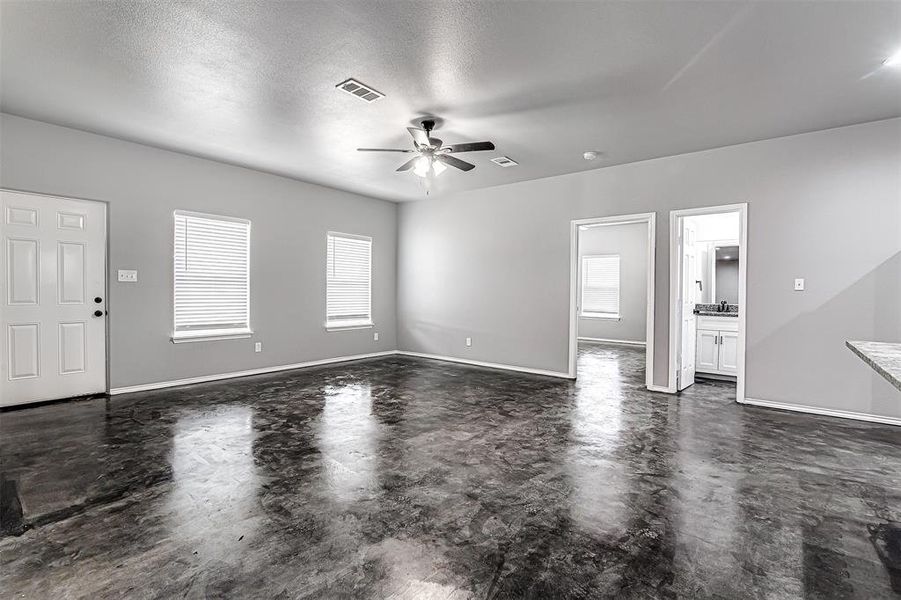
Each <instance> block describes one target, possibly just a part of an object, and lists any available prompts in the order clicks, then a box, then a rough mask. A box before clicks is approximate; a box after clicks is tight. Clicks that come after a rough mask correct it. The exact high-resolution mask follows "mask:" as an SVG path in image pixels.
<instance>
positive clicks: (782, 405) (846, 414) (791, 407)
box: [739, 396, 901, 427]
mask: <svg viewBox="0 0 901 600" xmlns="http://www.w3.org/2000/svg"><path fill="white" fill-rule="evenodd" d="M739 404H744V405H746V406H757V407H760V408H773V409H776V410H787V411H791V412H797V413H807V414H811V415H823V416H826V417H838V418H840V419H853V420H855V421H867V422H869V423H881V424H883V425H894V426H896V427H901V417H885V416H882V415H871V414H869V413H859V412H851V411H847V410H836V409H833V408H820V407H818V406H805V405H803V404H789V403H787V402H773V401H772V400H760V399H758V398H748V397H747V396H746V397H745V399H744V401H739Z"/></svg>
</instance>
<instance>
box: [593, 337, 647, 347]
mask: <svg viewBox="0 0 901 600" xmlns="http://www.w3.org/2000/svg"><path fill="white" fill-rule="evenodd" d="M578 339H579V341H580V342H588V343H590V344H622V345H623V346H641V347H642V348H644V347H645V346H646V344H645V343H644V342H639V341H638V340H608V339H606V338H593V337H582V336H579V338H578Z"/></svg>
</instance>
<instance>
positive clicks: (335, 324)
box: [323, 230, 375, 331]
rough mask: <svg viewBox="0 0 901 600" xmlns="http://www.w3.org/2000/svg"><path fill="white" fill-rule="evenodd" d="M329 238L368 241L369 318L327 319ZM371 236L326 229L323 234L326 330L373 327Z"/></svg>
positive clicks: (324, 324)
mask: <svg viewBox="0 0 901 600" xmlns="http://www.w3.org/2000/svg"><path fill="white" fill-rule="evenodd" d="M331 238H344V239H350V240H362V241H365V242H368V243H369V277H368V278H367V279H368V281H367V283H368V286H367V298H368V299H367V303H368V305H369V318H368V319H358V320H356V321H352V320H347V321H329V314H328V292H329V273H328V246H329V243H330V241H331ZM372 246H373V240H372V236H368V235H359V234H356V233H344V232H341V231H331V230H330V231H327V232H326V234H325V322H324V323H323V327H325V329H326V331H349V330H354V329H372V328H373V327H375V318H374V317H373V310H372Z"/></svg>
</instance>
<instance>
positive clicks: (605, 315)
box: [579, 254, 623, 321]
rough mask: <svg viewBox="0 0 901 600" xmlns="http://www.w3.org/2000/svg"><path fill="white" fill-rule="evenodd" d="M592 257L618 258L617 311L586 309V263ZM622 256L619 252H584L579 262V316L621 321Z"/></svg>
mask: <svg viewBox="0 0 901 600" xmlns="http://www.w3.org/2000/svg"><path fill="white" fill-rule="evenodd" d="M592 258H615V259H616V306H617V312H615V313H614V312H598V311H586V310H585V308H584V307H585V275H586V272H587V269H586V268H585V263H586V261H587V260H588V259H592ZM622 293H623V288H622V257H621V256H620V255H619V254H583V255H582V260H581V262H580V264H579V318H582V319H598V320H603V321H620V320H621V319H622V305H621V302H622Z"/></svg>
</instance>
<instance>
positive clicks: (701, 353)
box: [695, 329, 719, 373]
mask: <svg viewBox="0 0 901 600" xmlns="http://www.w3.org/2000/svg"><path fill="white" fill-rule="evenodd" d="M718 336H719V331H706V330H704V329H699V330H698V355H697V364H696V365H695V368H696V369H697V370H698V371H703V372H705V373H710V372H712V371H716V370H717V369H718V365H719V355H718V351H719V345H718V344H717V337H718Z"/></svg>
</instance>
